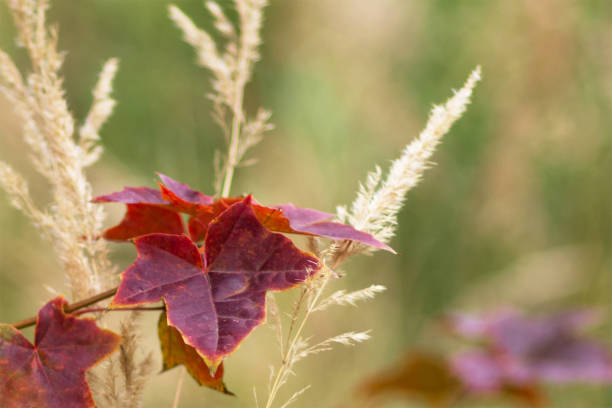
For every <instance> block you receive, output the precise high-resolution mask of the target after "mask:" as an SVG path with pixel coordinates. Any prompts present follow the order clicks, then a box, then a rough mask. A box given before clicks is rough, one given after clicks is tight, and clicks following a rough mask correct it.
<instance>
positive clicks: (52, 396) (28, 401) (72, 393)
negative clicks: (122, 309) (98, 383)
mask: <svg viewBox="0 0 612 408" xmlns="http://www.w3.org/2000/svg"><path fill="white" fill-rule="evenodd" d="M66 304H67V302H66V300H64V299H63V298H62V297H57V298H55V299H53V300H51V301H50V302H48V303H47V304H46V305H45V306H43V307H42V308H41V309H40V311H39V312H38V320H37V322H36V332H35V342H34V344H32V343H30V342H29V341H28V340H27V339H26V338H25V337H24V336H23V335H22V334H21V332H20V331H18V330H16V329H15V328H14V327H12V326H10V325H6V324H0V406H2V407H7V408H21V407H52V408H54V407H58V408H59V407H72V408H80V407H93V406H94V402H93V399H92V396H91V391H90V390H89V386H88V385H87V381H86V380H85V372H86V371H87V370H88V369H89V368H91V367H92V366H94V365H95V364H97V363H99V362H100V361H102V360H103V359H104V358H105V357H107V356H108V355H110V354H111V353H113V352H114V351H115V350H116V349H117V348H118V347H119V343H120V337H119V336H118V335H116V334H115V333H113V332H111V331H108V330H104V329H100V328H99V327H98V326H96V323H95V322H94V321H93V320H92V319H78V318H76V317H73V316H70V315H66V314H65V313H64V306H65V305H66Z"/></svg>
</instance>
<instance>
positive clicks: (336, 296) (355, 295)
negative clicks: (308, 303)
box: [314, 285, 387, 312]
mask: <svg viewBox="0 0 612 408" xmlns="http://www.w3.org/2000/svg"><path fill="white" fill-rule="evenodd" d="M385 290H387V288H386V287H384V286H382V285H371V286H369V287H367V288H364V289H360V290H356V291H354V292H349V293H347V292H346V290H344V289H341V290H338V291H336V292H334V293H332V294H331V295H329V296H328V297H327V298H326V299H325V300H323V301H322V302H321V303H320V304H319V305H318V306H317V307H316V308H315V309H314V311H315V312H320V311H322V310H326V309H327V308H328V307H330V306H332V305H339V306H345V305H351V306H357V302H359V301H361V300H369V299H373V298H374V296H376V295H377V294H378V293H381V292H384V291H385Z"/></svg>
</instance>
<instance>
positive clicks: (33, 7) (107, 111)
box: [0, 0, 151, 407]
mask: <svg viewBox="0 0 612 408" xmlns="http://www.w3.org/2000/svg"><path fill="white" fill-rule="evenodd" d="M8 6H9V9H10V11H11V13H12V16H13V18H14V20H15V25H16V27H17V31H18V43H19V44H20V45H21V46H23V47H24V48H25V49H26V51H27V53H28V56H29V59H30V62H31V66H32V72H31V73H30V74H28V75H27V76H26V77H25V80H24V78H23V77H22V74H21V73H20V71H19V70H18V69H17V67H16V66H15V64H14V63H13V61H12V59H11V58H10V57H9V56H8V55H7V54H6V53H4V52H2V51H0V92H1V93H2V94H3V95H4V96H5V97H6V98H7V99H8V100H9V101H11V102H12V103H13V106H14V107H15V111H16V112H17V114H18V115H19V116H21V119H22V121H23V139H24V141H25V142H26V144H27V145H28V146H29V148H30V150H31V156H30V157H31V160H32V162H33V166H34V168H35V169H36V170H37V171H38V172H39V173H40V174H42V176H43V177H45V178H46V179H47V181H48V182H49V185H50V187H51V193H52V202H51V203H50V204H49V205H48V206H46V207H41V206H39V205H37V204H36V203H34V201H33V200H32V198H31V196H30V194H29V191H28V184H27V182H26V180H25V179H24V178H23V177H22V176H21V175H19V174H18V173H17V172H16V171H14V170H13V168H12V167H11V166H9V165H8V164H6V163H4V162H1V161H0V186H1V187H2V188H4V190H5V191H6V192H7V193H8V196H9V199H10V201H11V203H12V204H13V206H14V207H16V208H18V209H19V210H21V211H22V212H23V213H24V214H25V215H26V216H27V217H29V218H30V219H31V221H32V222H33V223H34V225H35V226H36V227H37V228H38V229H39V230H40V231H41V233H42V234H43V235H44V236H46V237H47V238H48V239H49V240H50V241H51V242H52V243H53V245H54V249H55V251H56V253H57V255H58V257H59V260H60V262H61V265H62V268H63V270H64V272H65V274H66V276H67V278H68V285H69V287H70V289H71V291H72V297H73V299H74V300H77V299H80V298H85V297H87V296H90V295H92V294H93V293H96V292H100V291H101V290H103V289H106V288H108V287H111V286H112V285H113V284H114V280H115V274H114V270H113V268H112V267H111V265H110V262H109V261H108V257H107V254H108V248H107V244H106V241H104V240H101V239H99V237H100V234H101V231H102V223H103V220H104V209H103V207H102V206H99V205H95V204H93V203H91V199H92V192H91V190H92V188H91V185H90V184H89V181H88V180H87V178H86V176H85V169H86V168H87V167H88V166H90V165H91V164H93V163H95V162H96V161H97V160H98V158H99V157H100V154H101V153H102V147H101V146H100V145H99V140H100V136H99V132H100V129H101V127H102V126H103V125H104V123H105V122H106V121H107V119H108V117H109V116H110V115H111V113H112V111H113V108H114V106H115V101H114V100H113V99H112V98H111V96H110V95H111V92H112V82H113V78H114V76H115V73H116V72H117V68H118V61H117V60H116V59H110V60H109V61H108V62H106V64H104V67H103V69H102V71H101V73H100V76H99V79H98V82H97V85H96V86H95V88H94V92H93V103H92V105H91V109H90V111H89V113H88V115H87V117H86V119H85V121H84V123H83V125H82V126H81V128H80V129H79V132H75V119H74V117H73V116H72V114H71V113H70V111H69V109H68V104H67V102H66V99H65V97H64V94H65V92H64V89H63V80H62V77H61V75H60V69H61V67H62V63H63V59H64V54H63V53H62V52H59V51H58V49H57V40H58V34H57V29H56V28H48V25H47V23H46V12H47V10H48V9H49V1H48V0H8ZM135 319H136V317H135V316H130V317H128V319H127V320H126V322H127V323H124V324H128V326H122V335H123V337H124V341H123V344H122V349H121V355H120V357H119V361H114V360H115V358H113V360H111V361H109V362H108V364H104V365H102V367H99V368H98V369H97V372H98V374H94V373H93V372H91V371H90V373H89V374H88V376H89V377H90V378H93V379H94V384H99V385H100V386H99V387H93V389H94V395H95V397H96V398H106V399H107V400H113V398H112V397H113V396H122V397H121V401H122V402H121V403H122V404H123V405H121V406H123V407H136V406H138V405H139V402H138V399H139V397H140V395H141V390H142V386H143V384H144V379H145V378H146V375H147V374H148V372H149V371H150V368H149V367H150V365H151V363H150V358H148V359H147V358H144V359H143V360H141V361H139V362H136V360H135V358H136V357H135V354H136V339H135V338H134V336H135V334H134V332H133V330H132V329H134V327H133V325H134V322H135ZM126 327H127V328H128V329H125V328H126ZM105 369H106V371H104V370H105ZM115 370H117V371H118V372H120V373H123V380H124V381H123V383H124V384H123V385H124V386H125V390H124V391H121V390H119V389H118V387H119V385H120V384H119V381H118V380H119V379H121V378H122V377H121V376H117V375H116V372H115ZM102 373H103V374H104V375H102ZM100 389H103V390H104V392H99V391H100ZM114 406H119V405H114Z"/></svg>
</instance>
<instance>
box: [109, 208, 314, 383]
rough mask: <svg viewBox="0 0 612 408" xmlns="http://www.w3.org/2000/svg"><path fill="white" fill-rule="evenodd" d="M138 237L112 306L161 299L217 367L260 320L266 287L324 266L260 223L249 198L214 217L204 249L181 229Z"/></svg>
mask: <svg viewBox="0 0 612 408" xmlns="http://www.w3.org/2000/svg"><path fill="white" fill-rule="evenodd" d="M134 243H135V245H136V248H137V250H138V258H137V259H136V261H135V262H134V264H133V265H132V266H130V267H129V268H128V269H126V271H125V272H124V273H123V275H122V280H121V284H120V285H119V289H118V291H117V294H116V296H115V298H114V299H113V302H112V306H115V307H121V306H130V305H135V304H141V303H147V302H157V301H160V300H162V299H163V300H164V302H165V304H166V308H167V315H168V324H169V325H171V326H174V327H176V328H177V329H178V330H179V331H180V332H181V334H182V335H183V340H184V341H185V343H186V344H188V345H190V346H192V347H194V348H195V349H196V350H197V351H198V353H199V354H200V355H201V356H202V357H203V358H204V359H205V361H206V363H207V365H208V366H210V367H212V368H213V371H214V369H216V367H217V366H218V365H219V363H220V362H221V361H222V359H223V358H224V357H225V356H227V355H228V354H231V353H232V352H233V351H234V350H235V349H236V348H237V347H238V345H239V344H240V343H241V342H242V340H244V338H245V337H246V336H247V335H248V334H249V333H250V332H251V331H252V330H253V329H254V328H255V327H256V326H258V325H260V324H261V323H262V322H263V320H264V317H265V296H266V291H268V290H277V291H278V290H285V289H289V288H291V287H294V286H296V285H298V284H300V283H302V282H304V281H305V280H306V279H308V278H309V277H311V276H312V275H313V274H315V273H316V272H317V271H318V270H319V269H320V268H321V264H320V263H319V261H318V259H317V258H316V257H315V256H313V255H311V254H309V253H306V252H303V251H301V250H300V249H298V248H297V247H295V246H294V245H293V243H292V242H291V240H289V239H288V238H286V237H285V236H283V235H281V234H276V233H272V232H270V231H268V230H267V229H266V228H265V227H264V226H263V225H262V223H261V222H260V221H259V220H258V218H257V216H256V215H255V211H254V208H253V205H252V202H251V197H250V196H249V197H247V198H245V199H243V200H242V201H239V202H237V203H235V204H233V205H232V206H231V207H230V208H228V209H227V210H226V211H224V212H223V213H222V214H221V215H219V216H218V217H217V218H215V219H214V220H213V221H211V222H210V224H209V225H208V231H207V234H206V238H205V240H204V246H203V248H202V249H201V250H200V249H199V248H198V247H197V245H196V244H195V243H194V242H193V241H192V240H191V239H189V238H188V237H186V236H184V235H171V234H149V235H145V236H142V237H139V238H136V239H135V240H134ZM202 252H203V253H202Z"/></svg>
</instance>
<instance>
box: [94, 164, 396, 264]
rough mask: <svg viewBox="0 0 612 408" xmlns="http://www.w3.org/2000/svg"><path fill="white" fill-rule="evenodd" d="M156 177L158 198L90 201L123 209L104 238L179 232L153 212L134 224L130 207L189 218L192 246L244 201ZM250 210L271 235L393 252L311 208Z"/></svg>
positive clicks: (128, 191) (133, 191)
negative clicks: (351, 243) (115, 204)
mask: <svg viewBox="0 0 612 408" xmlns="http://www.w3.org/2000/svg"><path fill="white" fill-rule="evenodd" d="M158 175H159V177H160V179H161V181H162V182H161V183H160V184H159V187H160V191H159V192H158V191H156V190H153V189H150V188H146V187H138V188H133V187H127V188H124V189H123V190H122V191H120V192H117V193H112V194H108V195H105V196H100V197H96V198H95V199H94V201H98V202H121V203H125V204H127V205H128V213H127V214H126V217H125V218H124V220H123V221H122V222H121V223H120V224H119V225H118V226H116V227H113V228H111V229H110V230H107V231H106V232H105V235H104V236H105V237H112V238H109V239H116V240H122V239H124V240H127V239H131V238H135V237H137V236H140V235H144V234H143V232H144V233H153V232H160V233H176V231H178V230H179V227H178V226H177V225H176V223H173V221H172V220H171V219H170V218H171V217H169V216H166V217H167V218H168V220H166V219H165V218H164V222H160V221H159V220H158V215H157V214H155V213H154V212H153V211H150V214H148V213H145V212H144V211H140V213H138V214H137V215H138V216H139V217H138V219H137V220H136V217H134V216H132V214H130V205H135V204H141V205H144V206H154V207H162V208H165V209H168V210H171V211H176V212H181V213H185V214H188V215H189V216H190V218H189V222H188V231H189V235H190V236H191V238H192V240H194V241H201V240H202V239H204V237H205V236H206V231H207V229H208V225H209V224H210V223H211V222H212V221H213V220H214V219H215V218H217V217H218V216H219V215H221V214H222V213H223V212H224V211H226V210H227V209H228V208H229V207H231V206H232V205H234V204H235V203H237V202H240V201H242V200H243V199H244V198H243V197H222V198H219V199H216V200H215V199H214V197H211V196H207V195H205V194H202V193H200V192H199V191H196V190H193V189H192V188H191V187H189V186H188V185H187V184H184V183H180V182H178V181H176V180H174V179H172V178H170V177H168V176H166V175H163V174H161V173H158ZM252 208H253V211H254V213H255V216H256V217H257V218H258V219H259V221H260V222H261V223H262V225H264V226H265V227H266V228H267V229H269V230H270V231H274V232H283V233H291V234H303V235H311V236H320V237H326V238H331V239H334V240H351V241H357V242H361V243H363V244H366V245H369V246H372V247H374V248H379V249H384V250H386V251H390V252H395V251H393V249H392V248H391V247H389V246H388V245H386V244H384V243H382V242H380V241H378V240H377V239H376V238H374V237H373V236H372V235H371V234H368V233H365V232H363V231H359V230H357V229H355V228H353V227H351V226H350V225H346V224H342V223H339V222H334V221H330V220H331V219H332V218H333V217H334V214H330V213H325V212H322V211H317V210H313V209H310V208H300V207H296V206H294V205H293V204H283V205H279V206H272V207H268V206H264V205H261V204H259V203H257V202H255V201H254V200H253V203H252ZM134 222H138V223H140V224H141V225H140V226H139V227H138V228H128V227H127V226H126V224H129V225H132V224H134ZM168 225H170V227H168ZM180 228H182V229H180V231H181V232H180V233H182V232H183V230H184V228H183V227H182V224H181V226H180ZM117 231H118V232H117Z"/></svg>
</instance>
